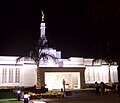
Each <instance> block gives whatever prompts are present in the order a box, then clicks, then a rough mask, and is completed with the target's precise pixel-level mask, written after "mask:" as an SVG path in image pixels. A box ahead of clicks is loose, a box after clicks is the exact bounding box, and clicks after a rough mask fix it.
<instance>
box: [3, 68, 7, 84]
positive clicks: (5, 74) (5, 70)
mask: <svg viewBox="0 0 120 103" xmlns="http://www.w3.org/2000/svg"><path fill="white" fill-rule="evenodd" d="M6 82H7V68H3V70H2V83H6Z"/></svg>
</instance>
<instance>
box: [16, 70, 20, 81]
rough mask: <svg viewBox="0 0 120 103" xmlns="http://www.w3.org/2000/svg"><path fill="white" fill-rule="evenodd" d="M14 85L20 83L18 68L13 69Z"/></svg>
mask: <svg viewBox="0 0 120 103" xmlns="http://www.w3.org/2000/svg"><path fill="white" fill-rule="evenodd" d="M15 83H20V68H16V69H15Z"/></svg>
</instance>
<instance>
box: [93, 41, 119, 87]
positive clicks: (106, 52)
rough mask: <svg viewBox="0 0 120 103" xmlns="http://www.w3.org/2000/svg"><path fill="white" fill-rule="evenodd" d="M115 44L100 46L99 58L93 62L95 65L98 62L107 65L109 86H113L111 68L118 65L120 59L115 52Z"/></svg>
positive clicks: (109, 43)
mask: <svg viewBox="0 0 120 103" xmlns="http://www.w3.org/2000/svg"><path fill="white" fill-rule="evenodd" d="M113 44H114V43H113V42H107V43H106V44H103V45H102V44H100V45H98V46H97V49H98V50H97V51H98V54H97V57H95V59H94V60H93V64H94V63H95V62H97V61H101V64H102V63H103V62H105V63H107V65H108V83H109V86H112V81H111V71H110V67H111V65H114V64H115V63H118V61H120V60H119V58H118V57H117V55H116V54H117V52H116V50H115V45H113Z"/></svg>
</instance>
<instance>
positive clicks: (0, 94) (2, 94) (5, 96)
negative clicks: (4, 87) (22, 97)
mask: <svg viewBox="0 0 120 103" xmlns="http://www.w3.org/2000/svg"><path fill="white" fill-rule="evenodd" d="M9 98H17V96H16V94H15V93H13V92H0V99H9Z"/></svg>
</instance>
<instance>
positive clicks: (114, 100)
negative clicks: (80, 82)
mask: <svg viewBox="0 0 120 103" xmlns="http://www.w3.org/2000/svg"><path fill="white" fill-rule="evenodd" d="M33 101H36V102H37V103H42V102H40V101H44V102H46V103H120V98H119V96H118V94H117V93H113V94H105V95H100V94H97V95H96V94H94V93H86V94H81V95H79V96H78V97H71V96H68V97H65V98H53V99H43V98H42V99H41V100H33ZM31 103H32V102H31ZM34 103H35V102H34Z"/></svg>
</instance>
